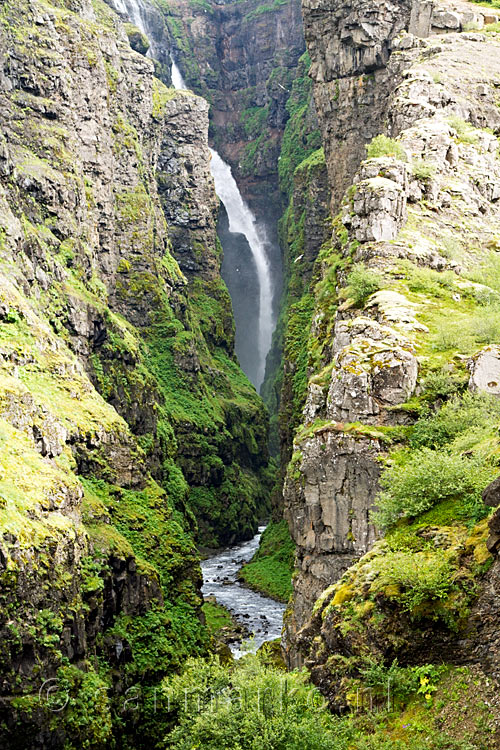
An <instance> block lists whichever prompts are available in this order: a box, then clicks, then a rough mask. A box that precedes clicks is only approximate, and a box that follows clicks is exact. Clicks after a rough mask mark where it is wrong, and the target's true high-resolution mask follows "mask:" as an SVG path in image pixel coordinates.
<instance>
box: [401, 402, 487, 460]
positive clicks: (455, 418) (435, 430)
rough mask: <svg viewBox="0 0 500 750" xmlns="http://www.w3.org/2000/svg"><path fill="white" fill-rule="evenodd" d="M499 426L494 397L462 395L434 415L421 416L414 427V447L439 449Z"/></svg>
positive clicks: (412, 437)
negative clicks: (461, 437)
mask: <svg viewBox="0 0 500 750" xmlns="http://www.w3.org/2000/svg"><path fill="white" fill-rule="evenodd" d="M499 424H500V401H499V400H498V399H497V398H495V397H494V396H488V395H481V394H472V393H465V394H464V395H463V396H462V397H459V396H453V397H452V398H450V400H449V401H447V403H445V404H444V405H443V406H442V408H441V409H440V410H439V411H438V412H435V413H429V414H427V415H426V416H424V417H421V418H420V419H419V420H418V421H417V422H416V423H415V425H414V427H413V430H412V433H411V437H410V445H411V446H412V447H413V448H422V447H427V448H439V447H440V446H443V445H445V444H446V443H450V442H451V441H453V440H454V439H455V438H456V437H457V436H458V435H461V434H462V433H463V432H466V431H467V430H469V429H471V427H473V428H474V430H476V431H477V429H478V428H479V427H484V428H486V429H490V430H495V429H496V428H497V426H498V425H499Z"/></svg>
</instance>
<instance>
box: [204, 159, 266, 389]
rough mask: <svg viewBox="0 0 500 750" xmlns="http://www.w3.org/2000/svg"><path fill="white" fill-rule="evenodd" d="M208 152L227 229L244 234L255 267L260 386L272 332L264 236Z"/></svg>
mask: <svg viewBox="0 0 500 750" xmlns="http://www.w3.org/2000/svg"><path fill="white" fill-rule="evenodd" d="M210 153H211V154H212V162H211V164H210V170H211V172H212V176H213V178H214V182H215V192H216V193H217V195H218V196H219V198H220V200H221V201H222V203H223V204H224V207H225V209H226V211H227V216H228V219H229V231H230V232H233V233H235V234H243V235H244V236H245V238H246V240H247V242H248V245H249V247H250V250H251V253H252V255H253V259H254V261H255V265H256V267H257V277H258V280H259V331H258V345H259V346H258V349H259V366H258V370H257V372H258V375H257V383H256V386H257V387H260V386H261V385H262V381H263V380H264V372H265V367H266V356H267V353H268V351H269V349H270V348H271V339H272V335H273V290H272V284H271V269H270V267H269V260H268V258H267V254H266V244H267V240H266V237H265V234H264V232H263V231H262V229H261V228H260V227H259V225H258V224H257V221H256V220H255V216H254V215H253V213H252V212H251V211H250V209H249V207H248V206H247V204H246V203H245V201H244V200H243V198H242V196H241V193H240V191H239V190H238V185H237V184H236V180H235V179H234V177H233V175H232V172H231V167H230V166H229V164H226V163H225V162H224V161H223V160H222V159H221V157H220V156H219V154H218V153H217V152H216V151H214V150H213V149H210Z"/></svg>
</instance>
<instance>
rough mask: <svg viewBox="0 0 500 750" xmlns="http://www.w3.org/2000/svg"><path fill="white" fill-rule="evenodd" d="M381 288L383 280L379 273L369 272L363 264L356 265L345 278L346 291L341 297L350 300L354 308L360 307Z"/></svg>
mask: <svg viewBox="0 0 500 750" xmlns="http://www.w3.org/2000/svg"><path fill="white" fill-rule="evenodd" d="M382 286H383V279H382V277H381V275H380V274H379V273H376V272H375V271H372V270H370V269H369V268H367V267H366V266H365V264H364V263H356V264H355V265H354V266H353V268H352V271H351V272H350V274H349V275H348V276H347V289H345V290H344V293H343V295H342V296H345V297H348V298H350V299H352V301H353V303H354V305H355V306H356V307H361V306H362V305H363V304H364V303H365V302H366V300H367V299H368V297H369V296H370V295H371V294H374V293H375V292H378V290H379V289H381V288H382Z"/></svg>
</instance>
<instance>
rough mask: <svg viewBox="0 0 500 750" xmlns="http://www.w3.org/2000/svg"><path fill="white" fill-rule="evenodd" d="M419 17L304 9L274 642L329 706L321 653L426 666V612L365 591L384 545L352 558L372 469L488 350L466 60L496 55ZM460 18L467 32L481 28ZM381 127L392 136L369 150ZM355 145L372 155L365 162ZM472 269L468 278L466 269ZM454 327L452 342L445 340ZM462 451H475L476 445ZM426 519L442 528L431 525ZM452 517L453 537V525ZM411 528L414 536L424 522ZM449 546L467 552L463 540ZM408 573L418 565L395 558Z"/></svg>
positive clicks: (486, 186)
mask: <svg viewBox="0 0 500 750" xmlns="http://www.w3.org/2000/svg"><path fill="white" fill-rule="evenodd" d="M428 10H429V9H427V10H426V9H425V8H424V7H423V6H420V7H415V8H413V9H411V8H410V7H409V6H407V5H405V4H404V3H403V4H402V5H401V6H398V7H396V6H394V7H389V6H387V5H384V6H383V7H382V6H380V7H379V6H377V5H376V4H375V6H373V4H371V5H370V7H369V8H364V7H362V8H357V9H356V10H353V9H351V8H349V7H348V8H345V6H342V8H340V6H339V8H337V7H336V6H334V7H332V6H331V5H329V6H321V5H320V6H319V7H317V6H316V5H310V4H308V3H306V4H305V6H304V19H305V28H306V39H307V41H308V48H309V51H310V54H311V59H312V66H311V71H312V76H313V78H314V80H315V100H316V107H317V111H318V117H319V120H320V124H321V129H322V134H323V139H324V143H325V155H326V161H327V165H328V173H329V180H330V187H331V190H332V196H333V199H332V205H333V207H334V211H335V214H334V217H335V218H334V220H333V224H334V234H333V242H332V246H331V247H330V249H328V248H324V250H323V252H322V253H321V254H320V257H319V261H318V264H317V273H318V274H319V276H318V282H317V284H316V286H315V304H314V309H313V312H312V315H311V318H310V320H311V321H312V322H311V328H310V335H309V341H308V350H309V351H308V357H309V360H308V368H309V369H308V375H309V383H308V389H307V399H306V405H305V408H304V412H303V420H304V421H303V426H302V428H300V429H299V431H298V433H297V435H296V437H295V444H294V449H295V452H294V454H293V457H292V460H291V463H290V465H289V468H288V476H287V479H286V482H285V489H284V502H285V515H286V517H287V519H288V522H289V525H290V529H291V533H292V537H293V538H294V540H295V541H296V542H297V545H298V556H297V569H298V572H297V576H296V578H295V580H294V590H295V594H294V599H293V603H292V606H291V608H290V611H289V613H288V619H287V638H288V640H287V647H288V648H289V658H290V661H291V663H297V662H300V661H301V659H302V658H303V657H304V656H305V657H306V658H308V659H309V662H308V663H309V665H310V666H311V667H312V669H313V674H314V675H315V680H317V682H318V684H320V685H321V686H322V689H324V690H325V692H327V693H328V695H329V696H330V698H331V700H332V702H333V703H334V702H335V701H336V700H340V702H341V701H342V699H339V698H338V696H339V685H340V682H341V680H342V679H344V678H345V673H344V672H342V670H340V672H339V671H338V670H337V667H336V666H335V664H334V660H335V658H337V657H335V658H334V654H335V653H338V654H341V655H343V656H345V657H347V656H349V657H351V656H352V655H353V654H356V655H357V656H360V655H361V654H362V653H365V654H366V653H367V651H366V650H365V651H363V649H367V650H368V651H369V650H370V647H369V646H368V645H367V644H368V640H369V639H370V638H374V639H379V643H380V648H381V649H382V651H383V653H384V659H389V662H390V660H391V658H394V657H395V656H397V657H398V658H399V659H407V660H409V661H410V663H411V660H412V659H413V660H414V663H415V661H417V662H418V659H419V658H420V659H422V658H424V656H425V648H426V646H425V643H428V639H429V637H430V636H429V632H430V631H432V632H433V634H434V635H433V637H434V636H435V634H436V633H437V632H438V631H439V627H437V626H433V625H432V624H430V621H432V619H433V617H434V615H433V614H430V615H429V614H428V613H427V615H424V623H422V621H421V616H420V615H419V617H420V619H419V617H417V616H415V621H417V620H418V624H417V625H415V621H411V622H409V620H408V618H407V617H406V618H405V616H403V615H402V610H403V611H404V603H403V604H402V602H401V599H400V600H399V601H398V592H399V596H400V597H402V598H403V599H404V591H405V588H404V586H405V584H404V583H402V582H401V580H400V579H398V586H397V589H393V590H392V592H391V591H390V590H389V589H388V590H387V591H386V592H385V594H384V593H382V592H381V590H380V589H377V585H376V582H377V581H381V580H382V579H383V575H382V574H381V572H380V570H381V567H383V565H384V564H386V563H382V562H381V561H382V560H383V559H384V556H385V555H386V554H387V550H388V547H384V546H383V545H384V544H385V543H380V542H379V543H377V545H376V546H375V548H374V550H375V551H374V552H373V553H370V554H373V558H371V557H370V556H368V557H366V558H362V559H361V562H360V563H358V564H357V565H358V567H356V566H355V567H354V568H351V567H350V566H352V564H353V563H355V562H356V561H357V560H358V559H359V558H360V556H362V555H363V554H365V553H366V552H368V550H370V548H371V547H372V546H373V544H374V542H375V539H376V538H377V534H376V529H375V527H374V525H373V522H372V520H371V511H372V509H373V507H374V503H375V499H376V497H377V493H378V491H379V479H380V475H381V471H382V469H383V468H384V466H388V465H389V466H392V465H394V464H396V465H397V463H398V460H399V459H398V458H397V457H398V456H401V455H403V457H404V456H408V455H412V454H411V450H412V448H408V441H409V444H410V446H411V445H413V443H412V442H411V441H412V438H411V435H412V434H413V433H412V429H413V428H412V426H411V425H412V424H413V423H414V422H415V420H416V419H418V418H419V415H420V418H422V416H421V415H422V413H423V412H424V413H425V410H426V409H428V408H429V404H430V408H431V411H433V410H435V409H436V410H437V409H438V408H439V407H440V406H441V405H442V404H443V399H444V400H446V397H447V396H448V395H449V394H450V393H453V389H454V387H455V386H454V385H453V384H454V383H458V384H459V385H457V389H458V390H460V388H463V387H464V384H466V383H467V382H468V379H469V375H468V371H467V369H466V367H465V365H466V363H467V362H469V367H471V368H472V369H473V370H475V368H476V365H475V364H474V363H475V362H477V361H483V363H484V362H485V360H484V357H485V356H489V355H487V354H484V353H483V354H482V355H478V352H479V351H481V350H482V347H483V346H484V345H485V344H487V345H489V344H492V343H495V333H494V331H493V329H492V330H491V331H490V332H489V333H485V331H484V330H483V329H482V324H481V323H480V322H479V321H480V320H484V319H485V318H488V317H489V316H494V314H495V313H494V312H493V308H490V309H489V310H488V312H487V311H486V310H485V309H484V308H483V309H482V308H481V305H482V304H483V303H482V302H480V301H479V300H480V298H481V295H482V293H483V292H484V295H485V297H484V300H486V298H488V299H490V300H493V299H494V298H495V299H496V294H497V291H496V282H495V280H494V278H493V275H491V274H490V275H488V273H487V272H486V270H485V269H486V268H487V267H489V265H490V264H491V263H493V264H494V263H495V262H496V261H495V259H494V256H492V255H491V253H492V251H494V249H495V247H496V246H497V241H498V227H499V208H498V205H499V204H498V198H499V186H498V175H499V161H498V154H497V146H498V143H497V139H496V137H495V135H494V133H498V130H499V126H500V121H499V115H498V107H497V106H496V101H497V91H496V82H497V76H498V70H497V65H496V62H492V66H491V68H490V69H489V70H488V72H485V69H484V66H483V64H482V62H481V61H484V60H485V59H487V60H492V61H496V59H497V58H498V36H497V35H496V34H495V31H494V27H493V30H492V32H490V33H485V34H484V33H483V34H482V33H477V32H473V33H470V32H469V33H468V32H464V33H458V34H457V33H449V31H446V33H445V35H440V34H442V31H443V26H442V24H443V21H442V16H441V11H435V12H434V14H432V13H431V12H430V11H429V12H427V11H428ZM424 11H425V13H424ZM450 12H452V13H453V14H454V18H455V17H456V19H455V20H456V23H457V26H456V28H464V27H465V28H467V24H468V23H470V22H471V17H470V16H469V15H468V14H470V13H472V14H473V16H474V13H475V12H476V11H474V10H471V9H470V8H468V7H466V6H461V7H457V8H455V9H451V10H450ZM426 14H427V15H426ZM476 15H477V13H476ZM474 18H475V16H474ZM486 20H494V19H486ZM454 22H455V21H454ZM474 23H475V24H477V25H478V26H482V25H483V23H484V18H482V17H481V18H480V19H476V20H475V21H474ZM417 31H419V33H420V34H422V36H423V37H424V38H420V37H419V36H417V35H416V32H417ZM413 32H415V33H413ZM379 133H386V134H387V133H388V134H391V135H392V136H397V138H396V140H393V139H390V138H389V139H388V138H387V137H386V136H382V138H380V137H378V138H375V139H374V140H373V141H371V139H372V138H373V136H376V135H378V134H379ZM368 141H371V144H370V145H369V147H368V156H369V157H370V158H368V159H367V160H363V161H362V153H363V151H364V144H365V143H366V142H368ZM347 152H349V153H348V154H347ZM349 183H352V184H351V187H349V189H348V190H347V192H344V191H345V190H346V188H347V186H348V184H349ZM478 266H479V267H480V268H482V269H483V271H482V272H480V273H479V274H477V275H475V274H474V270H475V268H477V267H478ZM424 277H425V279H426V280H427V281H425V282H424ZM431 279H432V283H431ZM478 282H484V284H483V283H481V284H479V286H478ZM445 288H446V290H447V291H446V292H445V291H444V289H445ZM490 295H492V296H491V297H490ZM471 299H472V300H475V301H472V304H471V302H470V300H471ZM484 300H483V301H484ZM477 305H479V307H478V306H477ZM453 327H454V328H455V330H456V331H460V333H455V335H454V336H453V335H452V334H451V331H450V328H453ZM493 371H495V368H494V367H493V369H492V370H491V369H490V370H489V372H490V375H491V373H492V372H493ZM441 377H443V378H445V379H446V378H448V379H449V383H451V385H450V384H449V385H448V386H447V388H448V390H446V388H445V391H444V392H445V395H444V396H443V395H442V394H441V392H440V391H439V389H438V390H437V392H436V389H435V388H434V390H433V387H434V386H431V384H432V383H436V381H437V380H439V378H441ZM488 377H489V376H488ZM488 377H487V378H486V380H488ZM476 381H477V382H479V381H481V382H482V383H483V386H482V388H481V390H485V391H486V392H488V393H490V392H491V393H493V390H492V389H494V383H495V382H496V379H495V378H494V377H493V375H491V377H490V378H489V380H488V383H486V381H485V379H484V377H482V376H479V375H478V376H477V377H476ZM460 383H461V385H460ZM485 383H486V385H485ZM472 387H473V388H476V391H477V386H472ZM419 424H420V423H419ZM419 429H420V428H419ZM473 444H474V441H473V440H472V441H471V445H473ZM424 445H425V443H424ZM391 446H392V447H391ZM434 448H435V446H434ZM450 450H452V449H451V448H450ZM471 450H472V453H471V454H470V455H475V451H476V450H477V448H474V447H472V448H471ZM398 451H403V453H402V454H401V453H398ZM405 451H410V453H407V452H405ZM491 471H492V472H493V473H494V471H495V469H494V468H493V466H492V467H491ZM487 475H488V472H487V471H486V473H485V477H486V476H487ZM483 481H484V483H485V484H486V483H487V479H484V480H483ZM384 486H386V485H384ZM417 515H418V514H417ZM428 523H429V525H431V526H432V524H433V523H434V525H438V526H439V524H440V523H441V524H442V525H447V524H448V523H449V521H443V520H442V519H441V520H439V519H438V517H437V516H436V517H435V518H434V520H429V522H428ZM451 523H452V525H453V522H451ZM455 523H456V525H457V527H460V528H462V527H461V526H460V524H461V523H463V522H460V521H458V520H456V522H455ZM421 525H422V527H423V528H424V529H425V523H422V524H421ZM481 529H482V530H480V531H478V532H477V537H475V541H474V544H475V543H482V544H483V545H484V540H485V534H487V529H486V527H485V526H484V525H483V527H481ZM401 533H403V532H401ZM419 533H420V534H422V536H424V537H425V533H426V532H425V530H421V531H420V532H419ZM428 533H429V534H430V535H431V536H432V534H433V533H437V531H436V530H435V529H434V531H433V532H431V530H430V529H429V530H428ZM460 533H464V532H460ZM464 538H465V537H464ZM380 544H382V546H381V547H380V546H378V545H380ZM398 544H399V542H396V541H394V542H389V549H390V551H391V554H392V553H394V554H403V551H402V550H405V552H404V554H407V550H408V548H407V547H406V546H405V544H406V542H405V544H403V546H402V547H401V546H398ZM408 544H410V543H409V542H408ZM419 544H420V543H418V544H417V545H416V546H415V549H418V550H420V549H421V547H419ZM435 544H436V545H437V546H438V547H440V546H442V547H443V549H445V550H447V552H446V554H448V553H449V554H451V552H450V549H452V548H453V549H455V548H454V547H453V544H454V543H452V542H451V540H450V538H448V539H447V540H446V539H444V540H443V541H442V542H435ZM461 549H462V550H468V552H467V553H466V554H469V555H470V554H472V552H473V551H474V548H473V544H472V543H470V544H469V546H468V547H467V544H465V546H463V547H461ZM483 552H484V548H483ZM460 554H465V553H462V552H461V553H460ZM474 554H475V555H476V557H475V559H476V561H477V560H478V559H480V558H481V554H482V553H480V552H477V551H476V552H475V553H474ZM485 554H487V553H485ZM365 559H366V564H364V563H363V561H364V560H365ZM401 559H402V558H401ZM401 559H400V558H398V560H399V562H400V563H401ZM481 559H482V561H483V562H484V559H486V558H481ZM372 560H375V562H372ZM391 560H392V558H391ZM460 561H461V562H459V563H458V568H460V566H463V568H462V569H466V568H467V566H468V565H469V570H470V558H469V562H467V561H466V560H465V558H464V557H461V558H460ZM386 562H387V561H386ZM379 564H380V566H381V567H380V568H379V567H378V566H379ZM387 564H388V563H387ZM418 564H419V560H418V559H417V558H411V559H409V561H408V565H409V566H416V565H418ZM472 567H473V566H472ZM347 569H350V570H351V571H353V572H352V573H351V572H347V573H345V577H344V578H343V579H342V582H341V583H340V584H338V585H337V586H332V587H331V588H330V589H329V591H328V593H326V594H325V595H324V598H323V599H321V605H320V604H319V603H318V605H317V607H316V608H315V614H314V617H313V619H312V620H311V621H309V618H310V617H311V612H312V609H313V605H314V603H315V601H316V600H317V598H318V596H319V595H320V594H321V592H322V591H323V590H324V589H326V588H327V587H328V586H331V585H332V584H334V582H335V581H337V580H338V579H339V577H341V576H342V574H343V573H344V571H346V570H347ZM358 570H359V571H361V570H363V574H362V575H360V576H359V577H357V576H358V573H357V572H356V571H358ZM481 572H482V569H481V571H479V570H476V571H475V573H474V572H473V573H469V574H470V575H479V576H480V575H481ZM364 575H367V576H368V577H367V578H366V579H364V578H363V576H364ZM370 576H371V577H370ZM372 581H374V583H372ZM483 585H485V586H487V587H488V586H489V585H490V584H488V583H484V584H483ZM342 587H344V588H342ZM346 589H347V591H346ZM455 595H456V596H458V594H455ZM344 597H345V598H344ZM391 597H392V598H391ZM362 602H363V603H364V604H363V606H364V605H365V604H366V612H365V614H364V615H363V614H362V613H361V609H362V607H361V603H362ZM358 605H359V607H360V610H359V612H358V615H356V616H359V619H360V622H361V619H362V618H363V617H366V620H365V621H363V624H362V625H359V629H360V632H361V630H362V629H363V628H366V632H365V635H366V638H364V637H362V636H360V638H359V640H356V639H354V640H353V637H352V636H351V635H350V630H351V629H352V628H353V627H354V628H355V629H356V627H358V626H355V625H353V624H352V622H351V620H350V619H349V618H351V619H352V617H354V616H355V612H357V610H356V607H358ZM353 608H354V609H353ZM426 616H427V617H428V618H429V619H428V620H425V617H426ZM370 617H372V618H373V619H372V620H369V618H370ZM379 617H380V621H382V620H383V621H384V624H383V625H381V626H380V629H378V625H377V623H378V622H379V620H378V619H377V618H379ZM443 617H444V616H443ZM398 618H402V619H399V620H398ZM435 619H439V616H438V617H437V618H435ZM444 619H446V618H445V617H444ZM459 619H460V618H459ZM347 620H349V623H351V624H350V625H348V624H346V623H347ZM410 620H411V618H410ZM356 622H357V620H356ZM396 622H399V625H397V626H396V625H395V623H396ZM470 623H471V621H470V620H469V621H468V620H467V617H466V616H465V618H464V615H463V614H462V619H461V620H460V625H459V628H464V629H465V630H464V631H463V632H465V631H467V632H469V628H470V627H471V625H470ZM455 624H456V621H455ZM433 627H434V628H435V629H434V631H433V630H432V629H433ZM391 628H392V629H393V632H394V633H397V635H394V638H392V637H391V635H390V633H391ZM426 628H427V629H426ZM301 629H302V630H301ZM417 632H418V635H417ZM367 633H368V634H367ZM444 633H446V635H445V634H444ZM444 633H443V632H442V633H441V634H440V636H439V638H438V637H436V644H441V647H443V648H444V645H443V644H444V643H445V642H446V644H447V646H446V648H447V654H448V657H449V658H450V660H451V661H453V660H454V659H455V660H456V661H460V659H462V658H464V656H463V651H462V650H461V648H458V647H457V639H456V635H454V634H453V628H452V629H451V630H448V631H446V627H445V628H444ZM341 634H342V635H341ZM315 639H316V640H315ZM367 639H368V640H367ZM398 639H399V640H398ZM426 639H427V640H426ZM382 644H383V645H382ZM415 644H420V646H419V645H415ZM469 645H470V641H469ZM419 648H421V650H420V651H419ZM438 648H439V646H438ZM384 649H385V651H384ZM405 649H406V650H407V653H406V656H405V655H404V654H405ZM471 651H474V649H472V647H471ZM427 656H428V655H427ZM342 658H343V657H342ZM356 658H357V657H356ZM341 660H342V659H341V657H338V661H339V664H340V661H341ZM429 660H431V659H429ZM346 663H347V662H346ZM358 666H359V665H358ZM339 669H340V667H339ZM315 670H316V671H315ZM348 671H349V670H348ZM354 673H355V668H354V672H352V673H351V674H354ZM339 675H340V676H339ZM343 684H345V683H343ZM340 692H341V691H340ZM335 696H337V697H336V698H335ZM344 700H345V695H344Z"/></svg>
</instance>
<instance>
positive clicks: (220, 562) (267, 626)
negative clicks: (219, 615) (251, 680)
mask: <svg viewBox="0 0 500 750" xmlns="http://www.w3.org/2000/svg"><path fill="white" fill-rule="evenodd" d="M264 528H265V527H261V528H259V533H258V534H256V535H255V536H254V538H253V539H251V540H250V541H249V542H243V543H242V544H238V545H236V546H234V547H229V548H227V549H224V550H222V551H221V552H218V553H217V554H216V555H215V556H214V557H210V558H208V559H207V560H204V561H203V562H202V564H201V570H202V573H203V588H202V592H203V595H204V596H205V597H207V596H215V598H216V599H217V601H218V602H219V604H222V605H223V606H224V607H226V609H228V610H229V611H230V612H231V614H232V615H233V616H234V618H235V619H236V620H237V622H239V623H241V624H242V625H244V626H245V628H246V629H247V630H248V631H249V633H253V639H252V642H251V648H252V650H256V649H257V648H259V646H262V644H263V643H264V642H265V641H272V640H275V639H276V638H280V636H281V628H282V626H283V614H284V612H285V605H284V604H281V603H280V602H277V601H275V600H274V599H270V598H269V597H268V596H263V595H262V594H259V593H258V592H256V591H252V590H251V589H249V588H247V587H246V586H244V585H242V584H241V583H240V582H239V581H238V579H237V575H238V571H239V569H240V568H241V566H242V565H243V563H245V562H248V561H249V560H250V559H251V558H252V557H253V555H254V553H255V551H256V549H257V547H258V546H259V540H260V536H261V534H262V532H263V531H264ZM244 650H245V649H244V647H243V650H242V648H241V643H234V644H232V645H231V651H232V652H233V655H234V656H236V657H238V656H240V655H241V654H242V651H244Z"/></svg>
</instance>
